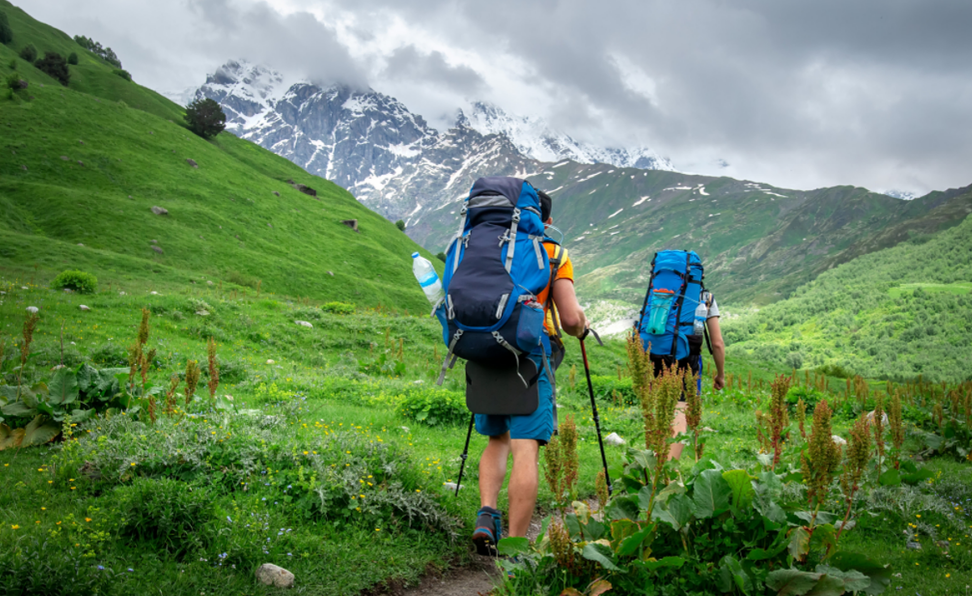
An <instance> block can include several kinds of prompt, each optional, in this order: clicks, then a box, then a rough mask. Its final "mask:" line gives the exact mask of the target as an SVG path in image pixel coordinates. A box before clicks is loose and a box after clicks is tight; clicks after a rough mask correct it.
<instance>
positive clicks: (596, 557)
mask: <svg viewBox="0 0 972 596" xmlns="http://www.w3.org/2000/svg"><path fill="white" fill-rule="evenodd" d="M501 542H502V541H501ZM613 555H614V553H612V552H611V548H610V547H608V546H605V545H603V544H600V543H597V542H589V543H587V545H586V546H585V547H584V550H582V551H581V556H583V557H584V558H585V559H587V560H589V561H594V562H595V563H600V565H601V567H604V568H605V569H607V570H608V571H621V569H620V568H619V567H618V566H617V565H615V564H614V561H613V560H612V559H613Z"/></svg>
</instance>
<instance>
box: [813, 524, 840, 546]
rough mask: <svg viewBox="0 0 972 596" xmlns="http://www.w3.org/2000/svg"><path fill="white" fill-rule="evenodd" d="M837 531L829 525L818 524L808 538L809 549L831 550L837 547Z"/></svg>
mask: <svg viewBox="0 0 972 596" xmlns="http://www.w3.org/2000/svg"><path fill="white" fill-rule="evenodd" d="M836 536H837V530H836V529H835V528H834V526H833V525H831V524H818V525H816V526H814V528H813V534H812V535H811V536H810V547H811V548H819V549H827V550H828V551H829V549H833V548H834V547H836V546H837V538H836Z"/></svg>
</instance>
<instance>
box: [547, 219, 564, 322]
mask: <svg viewBox="0 0 972 596" xmlns="http://www.w3.org/2000/svg"><path fill="white" fill-rule="evenodd" d="M543 243H544V244H551V245H553V247H554V251H553V256H550V259H549V260H550V291H548V292H547V300H546V303H545V304H544V305H543V308H544V311H545V312H548V313H550V318H551V319H552V320H553V325H554V331H556V332H557V339H561V338H562V337H563V336H564V335H563V333H562V332H561V331H560V315H559V314H558V313H557V307H556V305H555V304H554V303H553V285H554V282H555V281H557V272H558V271H559V270H560V265H561V264H562V263H563V262H564V260H565V259H566V258H567V249H566V248H564V247H563V246H561V245H560V244H558V243H557V242H556V241H554V240H553V239H551V238H546V237H545V238H544V239H543ZM561 341H562V340H561Z"/></svg>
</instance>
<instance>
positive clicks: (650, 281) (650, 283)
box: [635, 252, 658, 332]
mask: <svg viewBox="0 0 972 596" xmlns="http://www.w3.org/2000/svg"><path fill="white" fill-rule="evenodd" d="M657 258H658V253H657V252H656V253H655V256H653V257H652V258H651V277H650V278H649V279H648V290H647V291H646V292H645V303H644V304H642V305H641V314H640V315H638V322H637V323H636V324H635V329H636V330H637V331H639V332H640V331H641V324H642V322H644V320H645V311H647V310H648V298H650V297H651V288H652V286H653V285H654V284H655V259H657Z"/></svg>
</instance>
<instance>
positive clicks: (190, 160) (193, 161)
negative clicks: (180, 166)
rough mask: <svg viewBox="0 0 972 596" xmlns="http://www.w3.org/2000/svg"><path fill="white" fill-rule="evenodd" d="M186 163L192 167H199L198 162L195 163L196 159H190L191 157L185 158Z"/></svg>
mask: <svg viewBox="0 0 972 596" xmlns="http://www.w3.org/2000/svg"><path fill="white" fill-rule="evenodd" d="M186 163H187V164H189V165H191V166H192V167H194V168H198V167H199V164H197V163H196V160H194V159H191V158H188V157H187V158H186Z"/></svg>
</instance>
